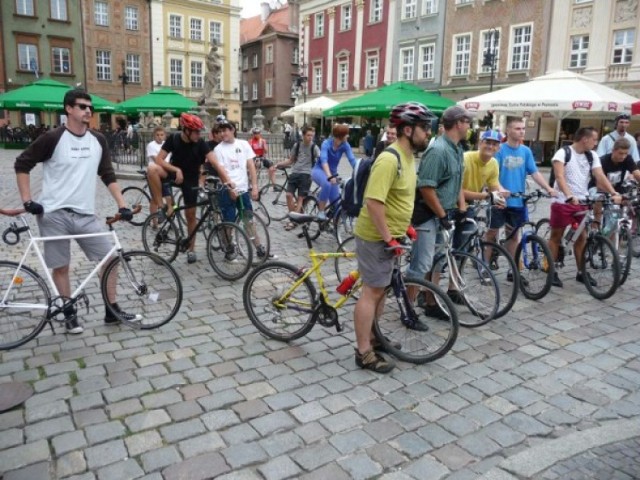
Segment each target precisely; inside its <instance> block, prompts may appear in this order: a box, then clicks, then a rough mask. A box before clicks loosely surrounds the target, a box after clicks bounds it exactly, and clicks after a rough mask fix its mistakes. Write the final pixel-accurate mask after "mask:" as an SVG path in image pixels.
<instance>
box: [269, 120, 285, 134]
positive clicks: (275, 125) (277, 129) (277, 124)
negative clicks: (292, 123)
mask: <svg viewBox="0 0 640 480" xmlns="http://www.w3.org/2000/svg"><path fill="white" fill-rule="evenodd" d="M282 128H283V125H282V121H281V120H280V119H279V118H278V117H273V120H272V121H271V132H273V133H282Z"/></svg>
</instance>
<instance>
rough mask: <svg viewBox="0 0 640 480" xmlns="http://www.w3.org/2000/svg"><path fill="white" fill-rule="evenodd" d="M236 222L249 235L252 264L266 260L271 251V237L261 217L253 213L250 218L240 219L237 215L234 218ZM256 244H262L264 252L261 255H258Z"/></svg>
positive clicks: (259, 263) (260, 263)
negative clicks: (251, 248) (251, 247)
mask: <svg viewBox="0 0 640 480" xmlns="http://www.w3.org/2000/svg"><path fill="white" fill-rule="evenodd" d="M245 215H246V212H245ZM236 224H237V225H238V226H239V227H240V228H241V229H243V230H244V232H245V233H246V234H247V236H248V237H249V240H250V241H251V245H253V253H254V255H253V265H262V264H263V263H264V262H266V261H267V260H268V258H269V253H270V252H271V239H270V236H269V229H268V228H267V226H266V225H265V223H264V222H263V221H262V219H261V218H260V217H259V216H257V215H255V214H254V215H253V217H252V218H251V220H249V219H246V220H241V219H240V217H238V218H237V219H236ZM258 245H262V246H263V247H264V253H265V254H264V255H263V256H262V257H260V256H258V252H257V247H258Z"/></svg>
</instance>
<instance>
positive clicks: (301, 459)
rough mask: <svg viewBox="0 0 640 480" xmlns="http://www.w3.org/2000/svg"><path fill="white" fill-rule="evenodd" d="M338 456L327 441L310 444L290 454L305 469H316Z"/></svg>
mask: <svg viewBox="0 0 640 480" xmlns="http://www.w3.org/2000/svg"><path fill="white" fill-rule="evenodd" d="M339 456H340V453H339V452H338V451H337V450H336V449H335V448H333V447H332V446H331V445H329V444H327V443H319V444H317V445H312V446H309V447H306V448H303V449H301V450H298V451H296V452H293V453H292V454H291V457H292V458H293V460H294V461H295V462H296V463H297V464H298V465H300V466H301V467H302V468H304V469H305V470H307V471H311V470H316V469H317V468H319V467H321V466H322V465H325V464H327V463H329V462H332V461H333V460H336V459H337V458H338V457H339Z"/></svg>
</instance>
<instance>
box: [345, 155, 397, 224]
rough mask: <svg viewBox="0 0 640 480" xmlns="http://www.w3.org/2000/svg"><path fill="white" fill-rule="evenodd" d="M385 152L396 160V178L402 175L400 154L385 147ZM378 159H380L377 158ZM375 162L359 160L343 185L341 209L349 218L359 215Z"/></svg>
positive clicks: (369, 159)
mask: <svg viewBox="0 0 640 480" xmlns="http://www.w3.org/2000/svg"><path fill="white" fill-rule="evenodd" d="M384 151H385V152H391V153H393V154H394V155H395V157H396V159H397V160H398V172H397V173H398V177H399V176H400V174H401V173H402V163H401V162H400V154H399V153H398V152H397V151H396V149H395V148H391V147H387V148H385V150H384ZM378 158H380V157H378ZM376 160H377V159H376ZM376 160H372V159H371V158H360V159H358V160H357V161H356V164H355V166H354V167H353V175H352V176H351V178H350V179H349V180H347V183H345V184H344V190H343V191H342V208H344V210H345V211H346V212H347V214H348V215H349V216H351V217H357V216H358V215H360V210H361V209H362V204H363V202H364V191H365V189H366V188H367V181H368V180H369V175H371V169H372V168H373V164H374V163H375V162H376Z"/></svg>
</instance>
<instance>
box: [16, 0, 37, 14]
mask: <svg viewBox="0 0 640 480" xmlns="http://www.w3.org/2000/svg"><path fill="white" fill-rule="evenodd" d="M16 14H18V15H25V16H27V17H33V16H34V15H35V10H34V9H33V0H16Z"/></svg>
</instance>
